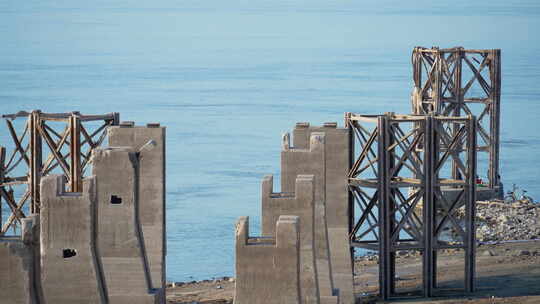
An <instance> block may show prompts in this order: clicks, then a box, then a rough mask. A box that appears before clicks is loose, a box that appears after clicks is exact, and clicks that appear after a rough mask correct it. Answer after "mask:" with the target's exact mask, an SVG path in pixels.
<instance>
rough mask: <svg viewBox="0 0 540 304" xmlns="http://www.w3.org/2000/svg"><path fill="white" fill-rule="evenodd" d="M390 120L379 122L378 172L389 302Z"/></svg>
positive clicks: (383, 280)
mask: <svg viewBox="0 0 540 304" xmlns="http://www.w3.org/2000/svg"><path fill="white" fill-rule="evenodd" d="M387 124H388V118H387V116H386V115H381V116H379V118H378V121H377V128H378V131H379V134H378V151H377V152H378V158H379V161H378V171H379V176H378V180H379V185H378V191H379V229H380V230H379V231H380V233H379V286H380V291H381V297H382V299H383V300H388V299H389V298H390V294H391V286H392V280H393V278H392V277H391V271H390V268H391V262H390V260H391V256H390V252H391V244H390V241H391V231H390V214H389V206H390V195H389V191H388V190H389V187H388V177H387V176H388V159H387V153H386V152H387V151H386V147H387V146H388V145H387V140H388V128H387Z"/></svg>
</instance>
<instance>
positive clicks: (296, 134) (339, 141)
mask: <svg viewBox="0 0 540 304" xmlns="http://www.w3.org/2000/svg"><path fill="white" fill-rule="evenodd" d="M314 132H317V133H321V132H322V133H324V134H325V142H326V145H325V175H326V176H325V198H326V200H325V201H326V222H327V226H328V240H329V244H330V257H331V264H332V276H333V282H334V286H335V287H336V288H338V289H339V292H340V301H341V303H344V304H354V303H355V297H354V289H353V270H352V269H353V268H352V267H353V265H352V256H351V251H350V244H349V225H350V224H351V223H350V219H349V215H350V214H351V211H350V210H349V209H350V206H349V202H350V201H349V195H350V194H349V191H348V180H347V176H348V173H349V165H350V161H351V154H350V153H351V146H350V140H349V136H350V131H349V129H347V128H337V123H325V124H324V125H323V126H310V125H309V123H297V124H296V127H295V129H294V131H293V145H294V147H295V148H297V149H309V140H310V136H311V134H313V133H314Z"/></svg>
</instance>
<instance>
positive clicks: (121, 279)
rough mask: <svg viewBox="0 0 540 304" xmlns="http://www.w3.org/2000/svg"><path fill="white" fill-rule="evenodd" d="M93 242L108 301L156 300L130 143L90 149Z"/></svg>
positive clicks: (136, 158) (136, 157) (135, 160)
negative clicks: (95, 211)
mask: <svg viewBox="0 0 540 304" xmlns="http://www.w3.org/2000/svg"><path fill="white" fill-rule="evenodd" d="M92 158H93V163H92V165H93V174H94V176H96V179H97V189H98V191H97V205H98V217H97V218H98V225H97V244H98V246H99V256H100V258H101V263H102V264H103V273H104V277H105V283H106V285H107V290H108V295H109V303H111V304H115V303H122V304H123V303H129V304H138V303H145V304H146V303H152V304H153V303H156V291H155V290H153V289H151V287H150V280H151V279H150V271H149V268H148V262H147V260H146V254H145V247H144V239H143V234H142V231H141V223H140V219H139V210H138V208H139V206H138V197H137V195H138V193H139V191H138V189H137V186H138V185H139V181H138V172H139V168H138V165H139V155H137V153H136V152H134V151H133V149H132V148H130V147H123V148H100V149H96V150H94V152H93V154H92Z"/></svg>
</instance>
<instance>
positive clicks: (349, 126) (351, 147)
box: [344, 112, 355, 273]
mask: <svg viewBox="0 0 540 304" xmlns="http://www.w3.org/2000/svg"><path fill="white" fill-rule="evenodd" d="M344 126H345V128H346V129H347V130H348V131H349V168H348V170H347V172H350V171H351V169H352V166H353V163H354V131H353V125H352V123H351V112H346V113H345V123H344ZM347 191H348V192H349V201H348V204H349V205H348V207H347V210H348V213H349V234H348V235H351V233H352V231H353V229H354V195H353V194H352V193H351V190H350V188H349V187H348V188H347ZM350 251H351V265H352V269H351V270H352V273H354V264H355V263H354V255H355V247H354V246H350Z"/></svg>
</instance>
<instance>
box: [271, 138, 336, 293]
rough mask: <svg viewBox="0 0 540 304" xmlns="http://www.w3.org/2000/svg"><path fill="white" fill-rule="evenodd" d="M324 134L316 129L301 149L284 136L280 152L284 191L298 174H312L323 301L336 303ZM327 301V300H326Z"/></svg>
mask: <svg viewBox="0 0 540 304" xmlns="http://www.w3.org/2000/svg"><path fill="white" fill-rule="evenodd" d="M325 146H326V145H325V134H324V133H317V132H314V133H312V134H311V136H310V141H309V148H307V149H299V148H296V147H291V143H290V136H289V134H285V135H284V137H283V150H282V152H281V191H282V192H294V191H295V183H296V177H297V176H298V175H306V174H309V175H313V176H314V179H315V183H314V186H315V188H314V197H315V226H314V232H315V234H314V237H315V238H314V240H315V243H314V244H315V261H316V267H317V276H318V281H319V293H320V296H321V303H335V301H336V299H335V296H337V295H338V292H337V290H334V284H333V281H332V265H331V262H330V250H329V243H328V228H327V225H326V207H325V193H326V190H325V189H326V188H325V187H326V181H325V178H326V173H325V170H326V166H325ZM323 301H324V302H323Z"/></svg>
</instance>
